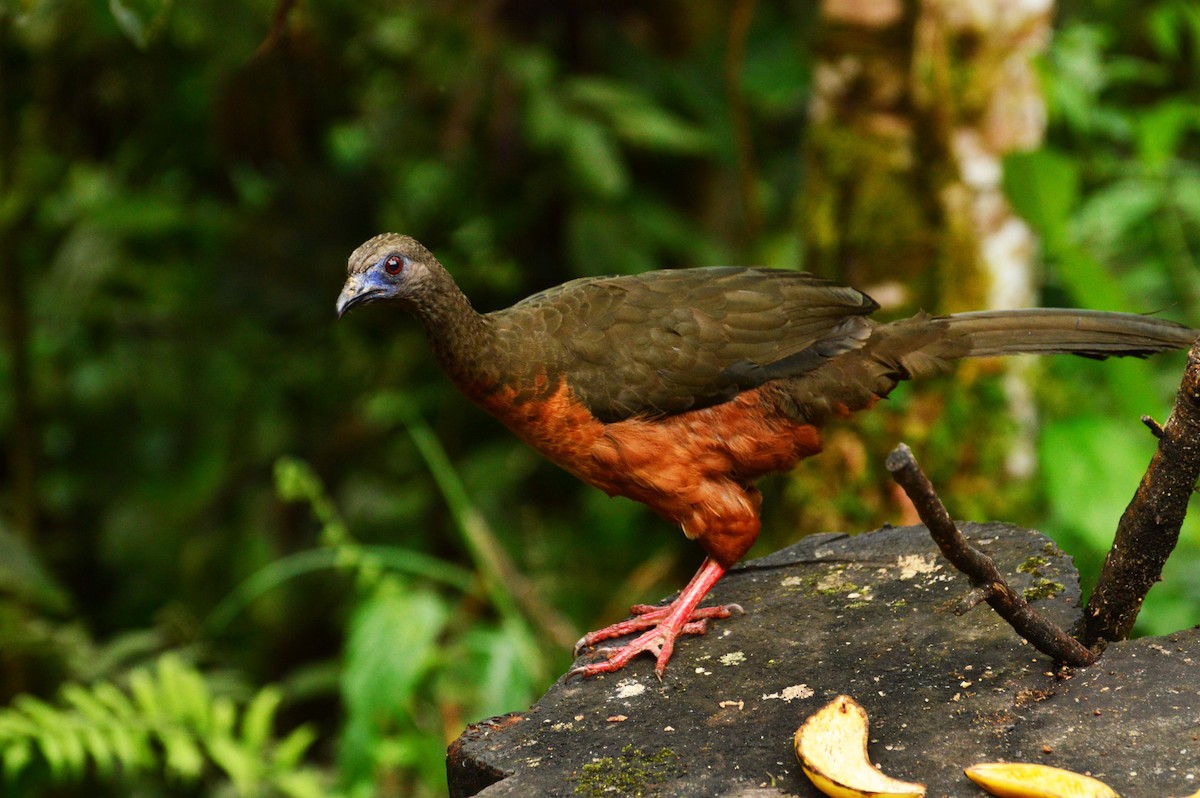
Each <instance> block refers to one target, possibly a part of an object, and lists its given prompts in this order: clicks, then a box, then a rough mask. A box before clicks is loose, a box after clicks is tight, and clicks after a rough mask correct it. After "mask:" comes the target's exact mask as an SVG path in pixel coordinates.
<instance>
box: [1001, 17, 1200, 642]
mask: <svg viewBox="0 0 1200 798" xmlns="http://www.w3.org/2000/svg"><path fill="white" fill-rule="evenodd" d="M1198 26H1200V14H1197V11H1196V7H1195V5H1194V4H1192V3H1186V2H1177V1H1176V0H1162V1H1161V2H1155V3H1148V4H1144V5H1139V6H1137V8H1136V9H1132V8H1125V7H1123V6H1113V8H1112V9H1110V11H1109V13H1107V14H1099V15H1096V16H1094V17H1091V18H1085V19H1073V20H1071V19H1069V20H1067V21H1066V22H1065V23H1064V25H1063V28H1062V30H1061V31H1059V32H1057V33H1056V35H1055V39H1054V42H1053V44H1052V47H1051V53H1050V57H1049V59H1048V61H1047V65H1046V67H1047V68H1046V69H1045V72H1044V80H1045V85H1046V90H1047V96H1048V98H1049V99H1050V107H1051V113H1052V126H1051V131H1050V137H1049V138H1050V143H1049V144H1048V145H1047V147H1046V148H1045V149H1042V150H1040V151H1038V152H1032V153H1024V154H1021V155H1017V156H1013V157H1012V158H1010V159H1009V160H1008V161H1007V162H1006V164H1005V188H1006V190H1007V192H1008V196H1009V198H1010V199H1011V201H1012V202H1013V204H1014V206H1015V207H1016V208H1017V209H1018V211H1019V212H1020V213H1021V214H1022V215H1023V216H1024V217H1025V218H1026V219H1027V220H1028V221H1029V222H1030V224H1031V225H1032V226H1033V227H1034V228H1035V230H1037V232H1038V233H1039V234H1040V236H1041V238H1042V244H1043V247H1044V249H1045V255H1046V260H1047V266H1048V270H1049V277H1050V289H1051V294H1052V295H1056V296H1057V297H1059V298H1060V301H1064V302H1066V303H1068V304H1078V305H1080V306H1085V307H1095V308H1109V309H1118V308H1120V309H1124V310H1135V311H1142V312H1156V311H1158V310H1160V309H1166V310H1168V311H1169V312H1170V313H1171V315H1172V316H1173V317H1175V318H1178V319H1180V320H1182V321H1184V322H1187V323H1190V324H1191V325H1192V326H1200V264H1197V262H1196V256H1195V254H1194V253H1196V252H1197V251H1200V203H1198V202H1197V199H1196V198H1197V197H1198V196H1200V161H1198V157H1200V148H1198V145H1200V111H1198V110H1197V109H1198V108H1200V105H1197V100H1198V99H1200V98H1198V97H1197V94H1196V86H1197V83H1196V81H1195V77H1196V76H1197V74H1200V72H1198V69H1200V64H1198V62H1197V60H1196V57H1195V52H1196V51H1195V45H1196V43H1197V42H1198V41H1200V38H1198V37H1197V34H1198V33H1200V27H1198ZM1163 361H1167V362H1168V363H1170V364H1172V365H1169V366H1168V365H1167V364H1164V363H1163ZM1178 363H1180V359H1179V358H1178V357H1176V358H1173V359H1172V358H1161V359H1160V358H1156V359H1155V361H1154V362H1147V363H1139V362H1110V363H1107V364H1106V365H1105V366H1104V368H1103V370H1102V371H1094V370H1089V369H1087V368H1086V367H1083V366H1081V365H1080V364H1078V363H1073V362H1070V361H1066V360H1056V361H1054V362H1052V363H1050V364H1048V366H1047V368H1048V369H1049V370H1050V371H1051V373H1052V378H1053V381H1052V382H1048V383H1047V384H1046V385H1045V386H1043V395H1044V399H1045V403H1046V406H1047V408H1048V411H1047V413H1048V420H1047V422H1046V423H1045V425H1044V428H1043V431H1042V437H1041V441H1040V445H1039V455H1040V461H1041V473H1042V474H1043V475H1044V477H1043V478H1044V481H1045V495H1046V500H1047V510H1048V513H1049V517H1048V519H1047V523H1046V524H1045V525H1044V528H1045V529H1046V531H1047V532H1050V533H1051V534H1052V535H1054V537H1055V538H1056V539H1057V540H1059V541H1060V543H1061V544H1062V545H1063V547H1064V548H1065V549H1067V550H1068V551H1070V552H1071V553H1072V554H1073V555H1074V556H1075V559H1076V562H1077V563H1079V565H1080V566H1081V571H1082V573H1083V575H1084V581H1085V585H1086V584H1087V583H1090V582H1091V581H1092V580H1094V578H1095V576H1096V574H1097V572H1098V569H1099V565H1100V563H1101V562H1102V560H1103V556H1104V553H1105V552H1106V551H1107V550H1108V547H1109V545H1110V544H1111V541H1112V535H1113V531H1114V530H1115V529H1116V523H1117V520H1118V519H1119V517H1120V515H1121V513H1122V512H1123V511H1124V508H1125V505H1126V504H1127V503H1128V501H1129V500H1130V498H1132V496H1133V492H1134V490H1135V489H1136V487H1137V483H1138V480H1139V479H1140V476H1141V473H1142V472H1143V471H1144V470H1145V467H1146V464H1147V463H1148V462H1149V458H1150V455H1151V454H1152V452H1153V448H1154V441H1153V439H1152V438H1150V437H1149V436H1145V435H1141V436H1134V435H1131V434H1130V430H1131V429H1134V428H1136V420H1137V418H1138V417H1139V416H1140V415H1142V414H1148V415H1151V416H1152V417H1155V418H1158V419H1160V420H1161V419H1162V418H1163V417H1164V416H1165V414H1166V412H1167V411H1168V409H1169V400H1170V398H1171V397H1172V395H1173V392H1174V390H1175V388H1176V387H1177V385H1178V379H1179V377H1178V365H1176V364H1178ZM1197 545H1200V523H1198V522H1197V520H1196V519H1195V516H1194V515H1193V516H1192V517H1191V518H1189V519H1188V521H1187V522H1186V523H1185V525H1184V530H1183V537H1182V539H1181V542H1180V550H1179V552H1178V554H1177V555H1176V557H1175V559H1174V560H1173V561H1172V562H1171V563H1170V564H1169V566H1168V569H1167V579H1166V581H1165V583H1164V584H1163V585H1162V586H1160V587H1156V588H1155V589H1154V590H1153V591H1151V593H1150V595H1149V597H1148V599H1147V601H1146V604H1145V606H1144V609H1143V612H1142V613H1141V615H1140V617H1139V622H1138V630H1139V631H1140V632H1150V631H1154V632H1159V633H1161V632H1165V631H1169V630H1170V629H1173V628H1180V627H1182V626H1190V625H1194V624H1196V623H1197V622H1200V608H1197V606H1196V605H1195V602H1194V601H1193V600H1192V599H1190V598H1188V597H1187V588H1186V585H1187V584H1189V583H1190V582H1192V581H1193V580H1194V578H1195V577H1194V573H1193V572H1194V566H1192V565H1190V563H1191V562H1194V560H1193V558H1192V554H1194V552H1195V550H1196V547H1197ZM1168 619H1169V620H1168ZM1172 624H1173V625H1172Z"/></svg>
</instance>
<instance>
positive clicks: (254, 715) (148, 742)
mask: <svg viewBox="0 0 1200 798" xmlns="http://www.w3.org/2000/svg"><path fill="white" fill-rule="evenodd" d="M127 681H128V684H127V686H126V687H125V689H122V688H121V687H120V686H118V685H117V684H114V683H113V682H110V681H102V682H97V683H94V684H86V685H85V684H77V683H72V684H67V685H65V686H63V687H62V689H61V690H60V691H59V695H58V701H57V702H56V703H55V704H51V703H47V702H46V701H43V700H41V699H39V698H35V697H33V696H29V695H20V696H17V698H16V699H14V701H13V703H12V706H11V707H8V708H4V709H0V774H2V776H3V779H4V780H5V781H7V782H9V783H12V782H14V781H15V780H16V779H18V778H20V777H21V776H22V774H24V773H25V772H26V771H27V770H29V769H30V768H31V767H33V766H34V765H35V764H37V763H39V762H40V763H44V765H45V769H46V770H47V771H48V772H49V774H50V778H51V779H52V780H53V781H55V782H68V781H75V780H78V779H80V778H81V777H82V776H83V775H84V774H86V773H88V772H89V771H90V772H92V773H94V775H95V776H96V777H97V778H99V779H102V780H107V779H113V778H117V777H118V776H123V777H126V778H129V777H134V776H145V775H150V774H161V776H162V777H163V778H165V779H166V780H168V781H170V782H173V783H183V784H194V783H196V782H198V781H200V780H201V779H203V778H205V777H206V776H212V775H214V774H220V775H223V776H224V777H225V778H226V779H228V780H229V782H230V783H232V785H233V791H234V793H235V794H237V795H243V796H252V795H254V796H257V795H263V794H268V793H275V794H283V795H288V796H295V798H308V796H318V795H329V792H328V790H327V789H326V788H325V786H324V785H323V780H322V779H321V778H320V774H319V773H318V772H317V771H316V770H314V769H312V768H304V767H302V765H301V760H302V759H303V756H304V754H305V752H306V751H307V750H308V748H309V747H310V746H311V745H312V743H313V741H314V739H315V737H316V735H315V733H314V732H313V731H312V730H311V729H309V728H308V727H301V728H299V729H296V730H295V731H293V732H291V733H290V734H289V735H288V736H287V737H285V738H283V739H282V740H277V739H276V738H275V736H274V726H275V715H276V712H277V710H278V709H279V705H280V703H281V702H282V700H283V694H282V693H281V692H280V690H279V688H277V687H273V686H270V687H265V688H263V689H262V690H260V691H258V692H257V693H256V694H255V695H254V696H253V697H252V698H251V699H250V700H249V702H247V703H246V705H245V706H244V707H242V708H239V707H238V705H237V704H236V703H235V702H234V701H233V699H232V698H230V697H229V696H224V695H216V694H215V693H214V690H213V688H212V686H211V685H210V683H209V681H208V680H207V679H206V678H205V676H204V674H203V673H202V672H200V671H199V670H197V669H196V668H195V667H193V666H192V665H189V664H187V663H186V662H184V661H183V660H182V659H181V658H180V657H178V656H176V655H174V654H170V653H168V654H164V655H162V656H161V657H159V659H158V660H157V661H156V662H155V663H154V665H153V666H152V667H147V668H139V669H137V670H135V671H132V672H131V673H130V674H129V676H128V680H127Z"/></svg>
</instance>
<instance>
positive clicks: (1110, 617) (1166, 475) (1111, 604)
mask: <svg viewBox="0 0 1200 798" xmlns="http://www.w3.org/2000/svg"><path fill="white" fill-rule="evenodd" d="M1155 437H1157V438H1158V450H1157V451H1155V453H1154V457H1153V458H1151V460H1150V466H1149V467H1148V468H1147V469H1146V474H1145V475H1144V476H1143V477H1142V482H1141V484H1140V485H1138V489H1137V492H1136V493H1135V494H1134V496H1133V501H1131V502H1130V503H1129V506H1128V507H1126V508H1125V514H1124V515H1122V516H1121V521H1120V523H1119V524H1118V525H1117V534H1116V537H1115V539H1114V540H1113V547H1112V550H1111V551H1109V553H1108V557H1107V558H1106V559H1105V561H1104V567H1103V568H1102V569H1101V571H1100V578H1099V580H1098V581H1097V582H1096V589H1095V590H1094V591H1093V592H1092V596H1091V598H1090V599H1089V601H1088V605H1087V611H1086V613H1085V615H1084V623H1085V625H1086V628H1085V631H1084V638H1083V639H1084V642H1086V643H1087V644H1088V645H1089V646H1093V647H1095V646H1099V647H1101V648H1103V646H1104V645H1106V644H1107V643H1110V642H1112V641H1114V640H1124V639H1125V638H1126V637H1128V636H1129V632H1130V630H1132V629H1133V623H1134V621H1135V620H1137V615H1138V612H1139V611H1140V610H1141V608H1142V600H1143V599H1145V597H1146V594H1147V593H1148V592H1149V591H1150V588H1151V587H1153V586H1154V583H1155V582H1157V581H1158V580H1159V578H1160V577H1161V576H1162V569H1163V564H1164V563H1166V561H1167V557H1169V556H1170V555H1171V552H1172V551H1173V550H1174V549H1175V544H1176V543H1177V542H1178V541H1179V528H1180V526H1182V524H1183V517H1184V515H1186V514H1187V505H1188V499H1189V498H1191V495H1192V492H1193V491H1194V490H1195V488H1196V480H1197V479H1198V478H1200V341H1197V343H1196V344H1194V345H1193V346H1192V349H1191V351H1189V352H1188V357H1187V368H1186V369H1185V370H1184V373H1183V381H1182V383H1181V384H1180V386H1179V393H1178V394H1177V395H1176V397H1175V407H1174V409H1173V410H1172V411H1171V415H1170V417H1168V418H1167V423H1166V424H1164V425H1163V426H1162V428H1161V430H1160V431H1158V432H1156V434H1155Z"/></svg>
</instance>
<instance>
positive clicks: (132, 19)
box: [108, 0, 172, 50]
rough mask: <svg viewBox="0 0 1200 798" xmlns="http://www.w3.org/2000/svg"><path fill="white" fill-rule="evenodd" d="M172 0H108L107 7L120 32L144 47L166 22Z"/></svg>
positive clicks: (141, 47)
mask: <svg viewBox="0 0 1200 798" xmlns="http://www.w3.org/2000/svg"><path fill="white" fill-rule="evenodd" d="M171 5H172V0H108V9H109V11H110V12H111V13H112V15H113V19H114V20H115V21H116V23H117V27H118V28H120V29H121V32H122V33H124V34H125V35H126V36H128V37H129V40H130V41H132V42H133V43H134V44H135V45H137V46H138V47H139V48H140V49H143V50H144V49H146V47H148V46H149V45H150V42H151V41H153V39H154V36H155V34H157V33H158V31H159V29H161V28H162V26H163V24H164V23H165V22H166V19H167V15H168V14H169V13H170V10H171Z"/></svg>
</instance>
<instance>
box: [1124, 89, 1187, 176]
mask: <svg viewBox="0 0 1200 798" xmlns="http://www.w3.org/2000/svg"><path fill="white" fill-rule="evenodd" d="M1198 126H1200V111H1198V110H1197V108H1196V106H1195V105H1194V104H1193V103H1191V102H1189V101H1186V100H1178V99H1172V100H1166V101H1164V102H1160V103H1158V104H1157V105H1155V106H1153V107H1151V108H1149V109H1147V110H1145V111H1143V112H1142V113H1140V114H1139V115H1138V116H1137V127H1136V130H1137V143H1138V157H1139V158H1140V159H1141V161H1142V163H1143V164H1144V165H1145V166H1146V168H1148V169H1151V170H1154V171H1160V170H1162V169H1163V167H1165V166H1166V165H1167V164H1168V163H1170V162H1171V160H1172V159H1173V158H1174V157H1175V155H1176V153H1178V151H1179V146H1180V142H1181V141H1182V140H1183V137H1184V134H1185V133H1187V132H1189V131H1192V130H1195V129H1196V128H1197V127H1198Z"/></svg>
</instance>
